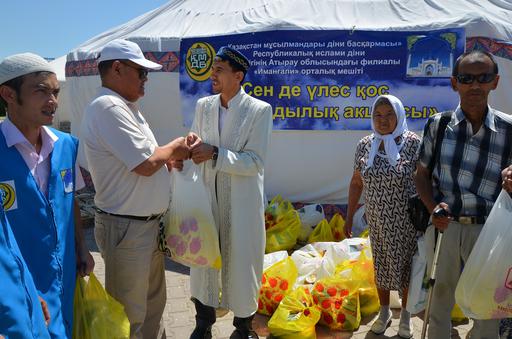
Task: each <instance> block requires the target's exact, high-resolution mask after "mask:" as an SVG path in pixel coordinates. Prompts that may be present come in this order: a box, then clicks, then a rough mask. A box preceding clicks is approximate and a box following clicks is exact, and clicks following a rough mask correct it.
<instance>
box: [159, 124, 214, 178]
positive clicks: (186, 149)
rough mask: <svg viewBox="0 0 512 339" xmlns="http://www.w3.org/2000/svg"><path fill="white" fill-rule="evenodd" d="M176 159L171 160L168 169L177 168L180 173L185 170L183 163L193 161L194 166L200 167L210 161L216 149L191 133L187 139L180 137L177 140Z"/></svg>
mask: <svg viewBox="0 0 512 339" xmlns="http://www.w3.org/2000/svg"><path fill="white" fill-rule="evenodd" d="M175 141H176V142H177V144H178V145H177V146H176V153H177V154H176V157H173V158H174V159H171V160H169V162H168V164H167V165H168V167H169V170H170V169H171V168H175V169H177V170H178V171H181V170H183V162H184V161H185V160H188V159H190V160H192V161H193V162H194V164H196V165H198V164H200V163H202V162H204V161H207V160H210V159H212V157H213V151H214V148H213V146H212V145H209V144H206V143H204V142H203V140H202V139H201V138H200V137H199V136H198V135H197V134H196V133H194V132H190V133H189V134H188V135H187V136H186V137H180V138H178V139H176V140H175Z"/></svg>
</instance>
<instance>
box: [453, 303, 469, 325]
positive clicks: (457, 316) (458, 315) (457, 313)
mask: <svg viewBox="0 0 512 339" xmlns="http://www.w3.org/2000/svg"><path fill="white" fill-rule="evenodd" d="M451 318H452V321H454V322H457V323H460V322H463V321H466V320H468V318H467V317H466V316H465V315H464V313H463V312H462V310H461V309H460V307H459V305H457V304H455V305H454V306H453V310H452V313H451Z"/></svg>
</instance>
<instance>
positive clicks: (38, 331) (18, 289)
mask: <svg viewBox="0 0 512 339" xmlns="http://www.w3.org/2000/svg"><path fill="white" fill-rule="evenodd" d="M0 277H1V286H2V292H1V293H2V296H1V297H0V334H1V335H3V336H5V337H7V338H50V335H49V334H48V330H47V329H46V325H45V323H44V317H43V311H42V309H41V304H40V303H39V298H38V296H37V291H36V287H35V286H34V281H33V280H32V275H31V274H30V272H29V270H28V268H27V265H26V264H25V261H24V260H23V257H22V256H21V253H20V249H19V248H18V244H17V243H16V240H15V239H14V234H13V233H12V230H11V226H10V225H9V222H8V221H7V218H6V217H5V214H4V209H3V208H2V206H0Z"/></svg>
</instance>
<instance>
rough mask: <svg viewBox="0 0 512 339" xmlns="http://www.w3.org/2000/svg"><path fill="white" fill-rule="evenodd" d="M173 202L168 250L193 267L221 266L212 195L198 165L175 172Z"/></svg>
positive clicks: (167, 227) (166, 235)
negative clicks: (211, 202)
mask: <svg viewBox="0 0 512 339" xmlns="http://www.w3.org/2000/svg"><path fill="white" fill-rule="evenodd" d="M171 180H172V197H173V198H172V201H171V204H170V207H169V211H168V212H167V214H166V215H165V217H164V220H163V223H164V235H163V238H164V240H165V243H164V246H165V249H164V251H165V253H166V254H167V255H169V256H170V257H171V259H173V260H175V261H177V262H179V263H182V264H183V265H186V266H189V267H203V268H206V267H211V268H216V269H220V268H221V256H220V249H219V236H218V233H217V228H216V227H215V219H214V218H213V214H212V210H211V206H210V194H209V193H208V190H207V189H206V186H205V185H204V183H203V180H202V178H201V175H200V170H199V167H198V166H195V165H194V166H191V167H190V169H189V170H188V171H187V172H185V173H180V172H178V171H173V173H172V179H171Z"/></svg>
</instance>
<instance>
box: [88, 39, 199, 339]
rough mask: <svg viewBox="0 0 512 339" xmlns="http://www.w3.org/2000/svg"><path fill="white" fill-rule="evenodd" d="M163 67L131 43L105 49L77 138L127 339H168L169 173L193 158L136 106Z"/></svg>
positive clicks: (180, 141) (120, 42)
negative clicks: (162, 137) (165, 236)
mask: <svg viewBox="0 0 512 339" xmlns="http://www.w3.org/2000/svg"><path fill="white" fill-rule="evenodd" d="M160 68H162V66H161V65H159V64H157V63H154V62H152V61H150V60H147V59H146V58H145V57H144V55H143V54H142V51H141V49H140V48H139V46H138V45H137V44H136V43H134V42H130V41H127V40H114V41H111V42H110V43H108V44H107V45H105V47H104V48H103V49H102V51H101V55H100V57H99V59H98V70H99V73H100V77H101V83H102V87H101V88H100V90H99V93H98V95H97V97H96V98H95V99H94V100H93V101H92V102H91V104H90V105H89V106H88V107H87V109H86V111H85V115H84V118H83V122H82V125H81V132H80V137H81V140H82V143H81V145H83V147H84V150H85V155H86V159H87V163H88V167H89V171H90V172H91V177H92V180H93V183H94V186H95V189H96V195H95V198H94V202H95V204H96V207H97V209H98V210H97V212H96V216H95V230H94V231H95V237H96V242H97V244H98V247H99V249H100V252H101V255H102V256H103V259H104V261H105V285H106V289H107V291H108V292H109V293H110V294H111V295H112V296H113V297H114V298H115V299H116V300H118V301H119V302H121V303H122V304H123V305H124V308H125V311H126V314H127V316H128V319H129V320H130V326H131V328H130V338H150V339H155V338H165V331H164V327H163V323H162V321H161V319H162V314H163V311H164V307H165V303H166V292H165V275H164V257H163V255H162V253H160V252H159V250H158V243H157V238H158V237H157V236H158V230H159V220H160V217H161V215H162V214H163V213H164V212H165V211H166V209H167V206H168V203H169V195H170V178H169V173H168V169H169V170H170V169H171V166H175V167H178V168H179V167H181V166H182V165H183V162H182V161H183V159H188V158H189V148H188V146H187V145H186V142H185V138H183V137H181V138H177V139H175V140H173V141H171V142H169V143H168V144H166V145H163V146H159V145H158V143H157V142H156V140H155V137H154V135H153V133H152V131H151V129H150V127H149V125H148V123H147V122H146V119H145V118H144V116H143V115H142V113H141V112H140V110H139V106H138V104H137V101H138V100H139V99H140V98H141V97H142V96H144V90H145V89H144V85H145V84H146V82H147V80H148V70H158V69H160Z"/></svg>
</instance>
